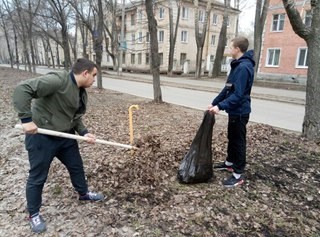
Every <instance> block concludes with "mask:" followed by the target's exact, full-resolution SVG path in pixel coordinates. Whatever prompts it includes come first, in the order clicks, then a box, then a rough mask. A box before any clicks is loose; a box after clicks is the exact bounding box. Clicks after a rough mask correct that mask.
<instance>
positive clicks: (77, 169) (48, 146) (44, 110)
mask: <svg viewBox="0 0 320 237" xmlns="http://www.w3.org/2000/svg"><path fill="white" fill-rule="evenodd" d="M96 75H97V67H96V65H95V64H94V63H93V62H91V61H89V60H87V59H78V60H77V61H76V62H75V63H74V65H73V67H72V71H71V72H70V73H69V72H52V73H49V74H47V75H44V76H40V77H37V78H33V79H29V80H26V81H23V82H22V83H20V84H19V85H18V86H17V87H16V89H15V91H14V94H13V103H14V108H15V110H16V111H17V112H18V116H19V118H20V119H21V123H22V127H23V130H24V132H25V133H26V137H25V146H26V149H27V151H28V157H29V163H30V170H29V177H28V180H27V186H26V197H27V208H28V211H29V214H30V216H29V222H30V225H31V229H32V231H34V232H37V233H40V232H43V231H45V230H46V223H45V221H44V220H43V218H42V217H41V215H40V214H39V212H40V207H41V204H42V190H43V187H44V184H45V182H46V179H47V176H48V172H49V168H50V165H51V162H52V161H53V158H54V157H57V158H58V159H59V160H60V161H61V162H62V163H63V164H64V165H65V166H66V168H67V169H68V171H69V174H70V178H71V182H72V185H73V187H74V188H75V190H76V191H77V192H78V193H79V200H89V201H90V200H91V201H100V200H103V199H104V197H103V195H102V194H99V193H94V192H89V190H88V185H87V182H86V179H85V173H84V168H83V162H82V158H81V155H80V152H79V146H78V142H77V141H76V140H71V139H67V138H60V137H53V136H49V135H43V134H38V133H37V129H38V127H40V128H45V129H52V130H56V131H60V132H66V133H71V134H74V133H75V132H77V133H78V134H80V135H82V136H86V137H88V138H89V140H88V142H89V143H94V142H95V136H94V135H93V134H90V133H88V130H87V128H86V127H85V126H84V124H83V122H82V116H83V115H84V114H85V112H86V106H87V92H86V90H85V88H88V87H90V86H91V85H92V84H93V82H94V81H95V77H96ZM32 101H33V102H34V103H31V102H32Z"/></svg>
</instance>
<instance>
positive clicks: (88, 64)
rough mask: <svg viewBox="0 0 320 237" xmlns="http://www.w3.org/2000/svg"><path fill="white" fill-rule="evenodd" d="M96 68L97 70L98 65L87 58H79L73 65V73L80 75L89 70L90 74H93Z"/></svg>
mask: <svg viewBox="0 0 320 237" xmlns="http://www.w3.org/2000/svg"><path fill="white" fill-rule="evenodd" d="M94 68H97V65H96V64H95V63H94V62H92V61H90V60H89V59H86V58H78V59H77V60H76V61H75V63H74V64H73V65H72V72H73V73H74V74H76V75H78V74H80V73H82V72H83V71H85V70H88V72H92V70H93V69H94Z"/></svg>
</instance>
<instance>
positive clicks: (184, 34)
mask: <svg viewBox="0 0 320 237" xmlns="http://www.w3.org/2000/svg"><path fill="white" fill-rule="evenodd" d="M181 42H184V43H187V42H188V31H185V30H183V31H181Z"/></svg>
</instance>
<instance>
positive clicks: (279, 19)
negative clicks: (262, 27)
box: [272, 14, 284, 31]
mask: <svg viewBox="0 0 320 237" xmlns="http://www.w3.org/2000/svg"><path fill="white" fill-rule="evenodd" d="M283 26H284V14H276V15H273V21H272V31H283Z"/></svg>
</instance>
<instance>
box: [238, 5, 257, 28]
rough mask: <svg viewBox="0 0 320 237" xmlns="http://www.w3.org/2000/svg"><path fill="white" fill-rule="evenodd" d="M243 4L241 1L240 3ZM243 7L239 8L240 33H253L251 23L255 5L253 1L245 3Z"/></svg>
mask: <svg viewBox="0 0 320 237" xmlns="http://www.w3.org/2000/svg"><path fill="white" fill-rule="evenodd" d="M242 2H243V1H242ZM246 2H247V3H246V5H245V6H242V7H243V8H242V7H241V6H240V8H241V9H240V10H241V11H242V12H241V14H240V17H239V27H240V31H253V22H254V17H255V13H256V9H255V7H256V5H255V1H254V0H249V1H246Z"/></svg>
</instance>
